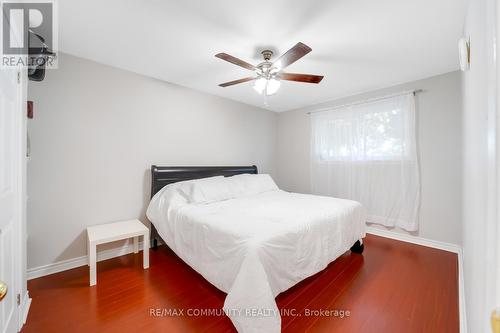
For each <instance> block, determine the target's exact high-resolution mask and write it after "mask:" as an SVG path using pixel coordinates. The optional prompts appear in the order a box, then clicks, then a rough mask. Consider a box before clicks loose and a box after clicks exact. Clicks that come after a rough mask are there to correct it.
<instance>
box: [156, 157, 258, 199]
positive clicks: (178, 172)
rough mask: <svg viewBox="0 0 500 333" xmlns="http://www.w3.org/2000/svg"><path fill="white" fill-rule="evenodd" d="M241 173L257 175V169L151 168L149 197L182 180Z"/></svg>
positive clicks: (254, 167)
mask: <svg viewBox="0 0 500 333" xmlns="http://www.w3.org/2000/svg"><path fill="white" fill-rule="evenodd" d="M243 173H253V174H256V173H257V167H256V166H255V165H252V166H233V167H231V166H225V167H218V166H210V167H197V166H190V167H161V166H156V165H152V166H151V197H153V196H154V195H155V194H156V193H157V192H158V191H159V190H161V189H162V188H163V187H164V186H166V185H168V184H172V183H177V182H181V181H183V180H190V179H199V178H206V177H213V176H225V177H229V176H234V175H239V174H243Z"/></svg>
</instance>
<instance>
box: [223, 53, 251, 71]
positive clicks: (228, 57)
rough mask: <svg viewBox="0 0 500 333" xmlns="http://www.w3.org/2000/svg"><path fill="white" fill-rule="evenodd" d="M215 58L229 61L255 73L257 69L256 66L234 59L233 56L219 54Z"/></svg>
mask: <svg viewBox="0 0 500 333" xmlns="http://www.w3.org/2000/svg"><path fill="white" fill-rule="evenodd" d="M215 56H216V57H217V58H219V59H222V60H225V61H229V62H230V63H232V64H235V65H237V66H240V67H243V68H246V69H249V70H251V71H254V70H255V69H256V68H255V66H254V65H252V64H249V63H248V62H246V61H243V60H241V59H238V58H236V57H233V56H232V55H229V54H227V53H217V54H216V55H215Z"/></svg>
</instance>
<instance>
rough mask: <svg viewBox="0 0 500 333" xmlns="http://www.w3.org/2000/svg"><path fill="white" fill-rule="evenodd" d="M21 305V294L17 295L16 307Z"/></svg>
mask: <svg viewBox="0 0 500 333" xmlns="http://www.w3.org/2000/svg"><path fill="white" fill-rule="evenodd" d="M19 305H21V294H17V306H19Z"/></svg>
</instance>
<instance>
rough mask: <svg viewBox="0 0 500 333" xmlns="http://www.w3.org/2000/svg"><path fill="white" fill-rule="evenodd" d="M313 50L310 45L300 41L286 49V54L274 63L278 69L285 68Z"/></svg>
mask: <svg viewBox="0 0 500 333" xmlns="http://www.w3.org/2000/svg"><path fill="white" fill-rule="evenodd" d="M311 51H312V49H311V48H310V47H309V46H307V45H306V44H304V43H301V42H299V43H297V44H295V46H294V47H292V48H291V49H290V50H288V51H286V53H285V54H283V55H282V56H281V57H279V59H278V60H276V61H275V62H274V64H273V65H274V66H275V67H276V68H277V69H278V70H282V69H283V68H285V67H287V66H289V65H291V64H293V63H294V62H296V61H297V60H299V59H300V58H302V57H303V56H305V55H306V54H308V53H309V52H311Z"/></svg>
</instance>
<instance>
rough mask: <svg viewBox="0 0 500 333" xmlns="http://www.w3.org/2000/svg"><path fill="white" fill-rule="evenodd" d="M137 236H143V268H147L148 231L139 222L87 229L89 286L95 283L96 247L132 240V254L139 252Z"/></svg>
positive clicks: (115, 223)
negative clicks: (122, 240)
mask: <svg viewBox="0 0 500 333" xmlns="http://www.w3.org/2000/svg"><path fill="white" fill-rule="evenodd" d="M139 236H143V237H144V239H143V251H142V252H143V260H142V261H143V267H144V269H146V268H148V267H149V246H148V245H149V229H148V228H147V227H146V226H145V225H144V224H142V223H141V221H139V220H128V221H121V222H114V223H107V224H101V225H94V226H90V227H87V251H88V259H89V266H90V285H91V286H93V285H95V284H96V283H97V270H96V261H97V257H96V247H97V245H99V244H104V243H109V242H114V241H117V240H121V239H127V238H132V237H133V238H134V253H138V252H139Z"/></svg>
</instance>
